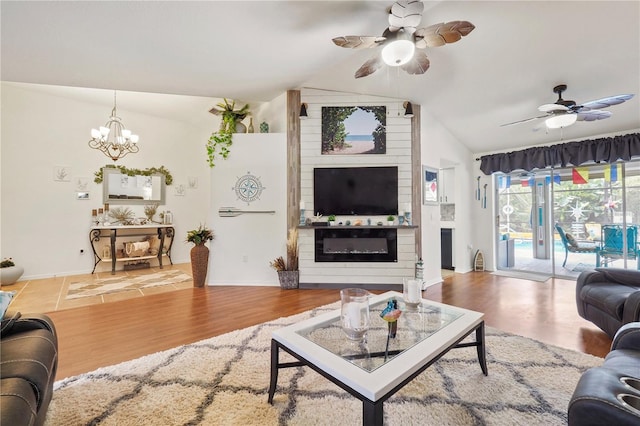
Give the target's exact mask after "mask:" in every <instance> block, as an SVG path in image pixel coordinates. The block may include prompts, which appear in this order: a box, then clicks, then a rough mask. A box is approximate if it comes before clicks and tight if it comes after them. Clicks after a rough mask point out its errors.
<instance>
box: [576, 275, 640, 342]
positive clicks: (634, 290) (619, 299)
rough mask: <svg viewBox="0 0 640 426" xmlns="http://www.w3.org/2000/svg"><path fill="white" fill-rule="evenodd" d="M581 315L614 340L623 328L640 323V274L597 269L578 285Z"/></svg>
mask: <svg viewBox="0 0 640 426" xmlns="http://www.w3.org/2000/svg"><path fill="white" fill-rule="evenodd" d="M576 304H577V307H578V314H580V316H581V317H582V318H584V319H586V320H589V321H591V322H592V323H594V324H595V325H597V326H598V327H600V328H601V329H602V330H603V331H604V332H605V333H607V334H608V335H609V337H611V338H613V337H614V336H615V334H616V332H617V331H618V329H619V328H620V327H622V326H623V325H624V324H628V323H630V322H635V321H640V271H637V270H634V269H620V268H596V269H595V270H593V271H584V272H582V273H581V274H580V276H578V280H577V281H576Z"/></svg>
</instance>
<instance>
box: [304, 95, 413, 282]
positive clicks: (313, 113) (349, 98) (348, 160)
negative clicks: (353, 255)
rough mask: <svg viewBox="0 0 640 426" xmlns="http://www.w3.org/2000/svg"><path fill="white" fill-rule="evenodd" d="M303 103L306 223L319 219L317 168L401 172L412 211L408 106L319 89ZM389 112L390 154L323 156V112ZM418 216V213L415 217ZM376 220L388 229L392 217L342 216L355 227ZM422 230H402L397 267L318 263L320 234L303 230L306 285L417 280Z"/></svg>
mask: <svg viewBox="0 0 640 426" xmlns="http://www.w3.org/2000/svg"><path fill="white" fill-rule="evenodd" d="M300 95H301V102H303V103H306V104H307V111H308V115H309V117H308V118H307V119H304V120H301V121H300V194H301V195H300V201H303V202H304V203H305V207H306V217H310V216H312V215H314V214H315V213H314V212H315V210H314V205H313V169H314V168H316V167H369V166H397V167H398V209H399V210H403V209H405V208H406V206H411V205H412V156H411V153H412V149H411V137H412V134H411V120H410V119H407V118H404V108H403V106H402V101H395V100H392V99H389V98H381V97H377V96H368V95H356V94H349V93H341V92H330V91H324V90H316V89H302V90H301V93H300ZM377 105H384V106H386V110H387V123H386V130H387V136H386V141H387V147H386V153H385V154H359V155H322V154H321V131H322V120H321V108H322V107H323V106H377ZM414 213H417V212H412V215H413V214H414ZM368 218H370V219H371V220H372V222H373V223H377V222H379V221H380V222H383V223H385V224H386V216H357V217H353V216H342V217H341V216H337V220H338V221H342V222H345V221H346V220H347V219H348V220H350V221H351V222H352V223H353V222H354V220H355V219H361V220H362V221H363V223H366V222H367V219H368ZM417 232H419V230H418V229H416V228H407V227H405V228H402V227H400V228H398V246H397V255H398V261H397V262H392V263H390V262H365V263H362V262H329V263H327V262H324V263H320V262H318V263H316V262H315V260H314V254H315V251H314V234H315V231H314V229H309V228H305V229H300V230H299V248H300V284H301V285H303V286H305V285H306V286H316V285H317V286H326V285H340V284H367V285H371V284H380V285H388V284H401V283H402V278H403V277H411V276H413V275H414V268H415V262H416V260H417V259H416V244H415V238H416V233H417Z"/></svg>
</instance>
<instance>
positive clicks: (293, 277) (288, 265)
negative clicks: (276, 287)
mask: <svg viewBox="0 0 640 426" xmlns="http://www.w3.org/2000/svg"><path fill="white" fill-rule="evenodd" d="M269 265H271V267H272V268H273V269H275V270H276V271H277V272H278V280H279V281H280V287H282V288H283V289H285V290H288V289H293V288H298V282H299V278H300V271H298V229H297V228H291V229H290V230H289V234H288V236H287V260H286V262H285V260H284V258H283V257H282V256H278V257H277V258H276V259H275V260H274V261H273V262H270V263H269Z"/></svg>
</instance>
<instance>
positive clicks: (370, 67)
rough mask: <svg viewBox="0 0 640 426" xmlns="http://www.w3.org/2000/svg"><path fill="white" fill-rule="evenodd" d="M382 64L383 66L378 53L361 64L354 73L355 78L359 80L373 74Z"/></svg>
mask: <svg viewBox="0 0 640 426" xmlns="http://www.w3.org/2000/svg"><path fill="white" fill-rule="evenodd" d="M382 64H383V62H382V58H381V57H380V54H379V53H378V54H376V56H374V57H373V58H371V59H369V60H368V61H367V62H365V63H364V64H362V66H361V67H360V68H358V70H357V71H356V74H355V76H356V78H360V77H366V76H368V75H370V74H373V73H374V72H376V71H378V70H379V69H380V68H382Z"/></svg>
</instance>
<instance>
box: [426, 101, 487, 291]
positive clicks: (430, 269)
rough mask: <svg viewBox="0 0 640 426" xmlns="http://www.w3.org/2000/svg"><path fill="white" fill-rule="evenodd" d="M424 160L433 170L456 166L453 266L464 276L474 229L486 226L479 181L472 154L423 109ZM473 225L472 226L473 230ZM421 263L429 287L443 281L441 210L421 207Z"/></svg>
mask: <svg viewBox="0 0 640 426" xmlns="http://www.w3.org/2000/svg"><path fill="white" fill-rule="evenodd" d="M461 125H464V124H463V123H461ZM421 126H422V127H421V137H422V146H421V156H422V159H421V161H422V164H423V165H425V166H430V167H433V168H441V167H450V166H451V165H455V166H454V168H455V185H456V188H455V205H456V217H455V219H456V220H455V231H454V233H453V235H454V239H455V241H454V250H455V252H454V265H455V270H456V272H460V273H464V272H468V271H469V270H470V269H471V257H472V255H473V253H474V252H475V247H473V248H471V249H470V248H469V245H472V246H473V241H474V240H473V238H472V233H473V230H472V228H473V229H476V228H481V227H482V226H478V224H479V223H486V222H484V221H483V219H479V218H478V214H479V213H480V212H479V210H481V209H480V206H479V203H478V202H477V201H475V200H474V193H473V189H474V188H475V184H476V179H475V171H474V170H473V158H472V155H471V152H470V151H469V150H468V149H467V148H466V147H465V146H464V145H462V144H461V143H460V142H459V141H458V140H457V139H456V138H455V137H454V136H453V135H452V134H451V132H450V131H449V130H448V129H447V128H445V127H444V126H442V125H441V124H440V123H439V122H438V120H437V119H436V118H435V117H434V116H433V115H432V114H430V113H429V111H427V110H425V108H422V109H421ZM472 224H473V226H472ZM422 259H423V261H424V268H425V272H424V279H425V282H426V284H427V285H429V284H435V283H438V282H441V281H442V275H441V269H440V268H441V253H440V206H438V205H423V206H422Z"/></svg>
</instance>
